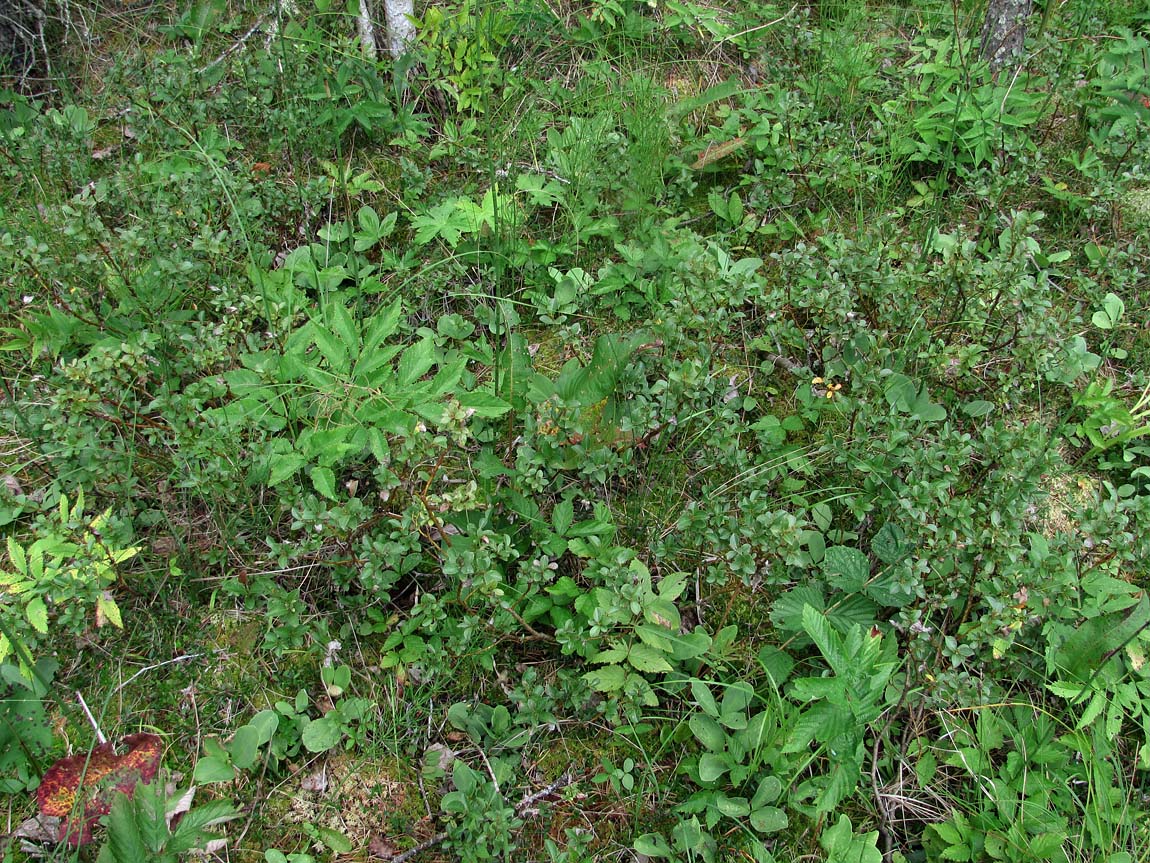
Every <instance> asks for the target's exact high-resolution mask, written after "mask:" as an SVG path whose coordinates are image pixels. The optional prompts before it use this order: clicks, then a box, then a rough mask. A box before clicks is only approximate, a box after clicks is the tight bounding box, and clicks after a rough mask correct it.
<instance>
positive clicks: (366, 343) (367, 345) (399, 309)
mask: <svg viewBox="0 0 1150 863" xmlns="http://www.w3.org/2000/svg"><path fill="white" fill-rule="evenodd" d="M402 316H403V303H402V301H401V300H400V299H399V298H398V297H396V299H395V300H393V301H392V302H391V303H390V304H389V305H387V306H384V307H383V308H382V309H380V310H379V311H377V312H376V313H375V314H374V315H372V316H371V317H370V318H368V320H367V321H366V323H365V325H364V327H363V354H364V355H365V356H367V355H369V354H372V353H374V352H375V351H377V350H378V349H379V348H380V346H381V345H383V342H384V340H386V339H387V338H389V337H390V336H391V335H392V334H394V333H395V330H396V328H397V327H398V326H399V321H400V318H401V317H402Z"/></svg>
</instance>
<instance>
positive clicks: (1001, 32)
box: [982, 0, 1034, 72]
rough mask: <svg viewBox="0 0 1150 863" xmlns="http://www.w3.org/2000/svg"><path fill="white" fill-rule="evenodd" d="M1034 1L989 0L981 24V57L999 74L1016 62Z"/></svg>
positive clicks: (1024, 38) (1019, 55) (1020, 52)
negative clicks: (984, 18)
mask: <svg viewBox="0 0 1150 863" xmlns="http://www.w3.org/2000/svg"><path fill="white" fill-rule="evenodd" d="M1033 7H1034V0H990V2H989V3H988V5H987V7H986V20H985V21H984V22H983V24H982V56H983V59H985V60H986V61H987V62H988V63H989V64H990V68H991V69H992V70H993V71H995V72H997V71H998V70H999V69H1001V68H1002V67H1003V66H1006V65H1009V64H1012V63H1017V62H1018V60H1019V59H1020V58H1021V57H1022V46H1023V43H1024V42H1025V41H1026V19H1027V18H1029V17H1030V10H1031V9H1032V8H1033Z"/></svg>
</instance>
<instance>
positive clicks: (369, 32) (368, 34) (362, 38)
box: [356, 0, 391, 63]
mask: <svg viewBox="0 0 1150 863" xmlns="http://www.w3.org/2000/svg"><path fill="white" fill-rule="evenodd" d="M390 24H391V22H390V20H389V21H388V25H389V26H388V29H390ZM356 27H357V28H358V29H359V44H360V45H361V46H362V48H363V56H364V57H366V58H367V59H368V60H371V61H372V62H373V63H374V62H375V61H376V60H378V59H379V46H378V45H377V44H376V41H375V24H374V23H372V20H371V4H370V3H369V2H368V0H359V17H358V18H357V19H356Z"/></svg>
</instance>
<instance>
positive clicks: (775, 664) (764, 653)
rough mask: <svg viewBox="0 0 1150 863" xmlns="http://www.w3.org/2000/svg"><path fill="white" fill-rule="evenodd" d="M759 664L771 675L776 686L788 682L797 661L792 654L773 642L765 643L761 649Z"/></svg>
mask: <svg viewBox="0 0 1150 863" xmlns="http://www.w3.org/2000/svg"><path fill="white" fill-rule="evenodd" d="M759 664H760V665H761V666H762V667H763V671H765V672H767V674H768V675H770V678H771V680H772V682H773V683H774V684H775V686H782V685H783V684H784V683H786V681H787V678H788V677H790V676H791V670H792V669H793V668H794V667H795V661H794V660H793V659H792V658H791V656H790V654H788V653H786V652H785V651H783V650H780V649H779V648H777V647H775V646H774V645H772V644H765V645H763V646H762V647H761V648H760V649H759Z"/></svg>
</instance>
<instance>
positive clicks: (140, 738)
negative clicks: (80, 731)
mask: <svg viewBox="0 0 1150 863" xmlns="http://www.w3.org/2000/svg"><path fill="white" fill-rule="evenodd" d="M120 749H121V750H122V751H123V754H122V755H118V754H116V748H115V747H114V746H113V745H112V743H111V742H108V743H101V744H100V745H99V746H97V747H96V748H95V749H93V750H92V751H91V752H90V753H78V754H76V755H69V756H68V757H67V758H61V759H60V760H59V761H57V762H56V763H55V764H53V765H52V766H51V767H49V768H48V770H47V772H46V773H45V774H44V776H43V777H42V778H41V779H40V787H39V789H37V791H36V802H37V803H39V805H40V812H41V813H42V814H44V815H48V816H53V817H56V818H60V819H61V821H60V835H59V837H58V839H59V841H61V842H63V841H64V840H65V839H67V840H68V841H69V842H71V843H72V845H83V844H84V843H86V842H90V841H92V828H93V827H94V826H95V825H96V822H97V821H99V820H100V818H101V817H103V816H104V815H107V814H108V813H109V812H110V811H111V810H112V801H113V800H114V799H115V796H116V793H117V792H119V793H123V794H127V795H128V796H129V797H131V796H132V792H133V791H135V790H136V784H137V783H139V782H143V783H144V784H145V785H146V784H148V783H149V782H151V781H152V780H153V779H154V778H155V776H156V771H157V770H159V768H160V756H161V755H162V754H163V741H162V740H160V738H159V737H157V736H156V735H155V734H130V735H128V736H127V737H125V738H124V739H123V740H121V741H120ZM78 804H80V805H82V806H83V810H84V814H83V816H79V815H77V816H75V817H72V813H73V812H74V811H75V810H76V809H77V807H78Z"/></svg>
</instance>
